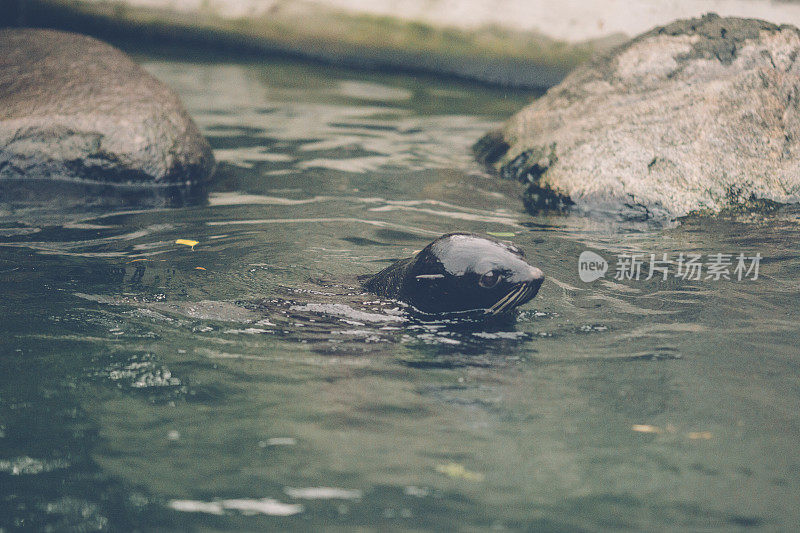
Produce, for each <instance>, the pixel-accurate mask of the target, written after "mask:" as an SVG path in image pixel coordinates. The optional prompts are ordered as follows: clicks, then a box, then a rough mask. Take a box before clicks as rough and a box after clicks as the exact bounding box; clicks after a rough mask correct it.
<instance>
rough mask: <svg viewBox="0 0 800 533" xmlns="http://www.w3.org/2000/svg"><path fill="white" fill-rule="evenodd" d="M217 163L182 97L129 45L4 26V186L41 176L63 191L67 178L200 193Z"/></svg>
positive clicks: (0, 84) (0, 99) (0, 128)
mask: <svg viewBox="0 0 800 533" xmlns="http://www.w3.org/2000/svg"><path fill="white" fill-rule="evenodd" d="M213 168H214V157H213V155H212V153H211V148H210V147H209V145H208V142H207V141H206V140H205V139H204V138H203V136H202V135H201V134H200V132H199V131H198V129H197V127H196V125H195V124H194V122H193V121H192V119H191V118H190V117H189V115H188V114H187V113H186V111H185V110H184V108H183V106H182V105H181V102H180V100H179V99H178V97H177V95H176V94H175V93H174V92H173V91H172V90H170V89H168V88H167V87H166V86H165V85H163V84H162V83H161V82H159V81H158V80H156V79H155V78H153V77H152V76H150V75H149V74H148V73H147V72H145V71H144V70H143V69H142V68H141V67H139V66H138V65H137V64H135V63H134V62H133V61H131V60H130V59H129V58H128V57H127V56H126V55H125V54H124V53H122V52H121V51H119V50H117V49H116V48H113V47H112V46H110V45H108V44H105V43H103V42H100V41H98V40H96V39H92V38H90V37H86V36H83V35H78V34H73V33H64V32H58V31H50V30H33V29H6V30H0V191H9V190H12V189H14V190H16V189H15V187H16V186H20V185H21V186H22V187H21V188H22V189H23V190H27V191H30V190H31V188H30V187H29V186H30V184H32V183H35V184H37V185H36V189H38V192H40V193H42V194H43V195H46V194H47V192H48V189H57V190H58V191H59V194H60V192H61V191H63V190H65V186H64V184H65V182H68V183H72V184H76V185H78V186H85V185H102V186H103V188H102V189H101V191H108V190H110V189H112V188H113V189H124V190H128V191H130V192H131V196H132V197H136V196H139V195H141V194H140V193H141V192H142V191H145V195H146V196H147V194H148V193H147V191H150V192H152V190H157V189H163V190H174V189H178V190H180V191H189V190H196V189H197V188H198V187H202V185H203V183H204V182H206V181H207V180H208V179H209V177H210V175H211V173H212V171H213ZM26 186H28V187H26ZM109 186H113V187H109ZM66 188H68V187H66ZM137 191H138V192H137ZM7 194H8V193H7ZM34 194H38V193H36V190H34ZM150 198H151V199H152V196H151V197H150ZM156 198H161V199H162V200H164V199H165V198H166V197H165V196H159V195H156ZM0 199H2V198H0ZM166 199H168V198H166Z"/></svg>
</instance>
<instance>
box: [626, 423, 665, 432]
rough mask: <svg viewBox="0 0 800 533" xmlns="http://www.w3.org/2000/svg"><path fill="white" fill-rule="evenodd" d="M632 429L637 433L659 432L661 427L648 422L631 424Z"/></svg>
mask: <svg viewBox="0 0 800 533" xmlns="http://www.w3.org/2000/svg"><path fill="white" fill-rule="evenodd" d="M631 429H632V430H633V431H636V432H638V433H661V428H660V427H658V426H651V425H650V424H634V425H632V426H631Z"/></svg>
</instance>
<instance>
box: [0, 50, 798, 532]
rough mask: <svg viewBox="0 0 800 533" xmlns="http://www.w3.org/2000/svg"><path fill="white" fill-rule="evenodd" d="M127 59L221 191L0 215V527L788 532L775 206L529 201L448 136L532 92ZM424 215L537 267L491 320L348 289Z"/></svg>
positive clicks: (784, 230)
mask: <svg viewBox="0 0 800 533" xmlns="http://www.w3.org/2000/svg"><path fill="white" fill-rule="evenodd" d="M139 59H140V60H141V61H142V62H143V64H144V65H145V67H146V68H147V69H148V70H149V71H150V72H152V73H153V74H154V75H156V76H157V77H158V78H160V79H161V80H163V81H165V82H166V83H167V84H169V85H170V86H172V87H173V88H175V89H176V90H177V91H178V93H179V94H180V95H181V97H182V98H183V100H184V102H185V103H186V105H187V108H188V109H189V111H190V113H191V114H192V116H193V117H194V118H195V119H196V120H197V122H198V124H199V125H200V127H201V128H202V130H203V132H204V133H205V134H206V135H207V136H208V138H209V140H210V142H211V144H212V146H213V147H214V149H215V154H216V157H217V159H218V161H219V163H220V164H219V170H218V182H217V185H216V186H215V190H214V191H213V192H212V194H211V197H210V199H209V203H208V205H204V206H196V207H185V208H181V209H164V210H127V211H121V210H116V211H111V212H109V211H100V210H89V209H87V210H84V211H83V212H77V211H74V210H70V211H69V212H64V211H54V210H52V209H43V208H40V207H33V206H20V205H13V206H11V205H4V206H3V207H0V313H1V314H0V317H2V318H1V319H0V376H1V377H0V486H2V490H1V491H0V528H7V529H10V528H15V527H29V528H35V529H43V528H50V529H51V530H66V529H70V528H73V529H76V530H81V531H90V530H99V529H114V530H129V529H130V528H132V527H133V526H134V525H137V526H139V527H142V528H145V529H153V528H159V527H160V528H166V529H175V528H179V529H195V530H201V529H202V530H205V529H236V528H240V529H245V530H257V529H267V528H280V529H297V530H318V529H320V528H321V527H323V526H327V527H328V528H331V529H336V528H341V529H345V530H351V529H353V528H355V527H369V528H375V529H386V528H401V529H402V528H405V529H414V528H417V529H433V528H438V529H462V530H463V529H485V528H496V529H510V530H518V529H532V528H533V529H536V528H540V529H546V530H559V529H561V530H568V531H576V530H581V529H585V530H600V529H617V528H621V529H624V528H631V529H656V530H658V529H667V528H672V529H676V528H683V529H695V530H696V529H732V528H738V527H742V528H743V527H755V528H763V529H768V530H775V529H790V528H792V527H793V526H796V524H797V523H798V522H799V521H800V511H798V506H797V502H798V499H799V498H800V487H799V486H798V475H799V474H800V455H799V454H798V444H797V442H798V438H800V414H799V413H800V409H799V407H800V402H798V400H800V386H798V380H797V375H798V348H797V347H798V345H800V332H798V318H799V315H800V310H799V308H798V296H800V282H798V276H799V275H800V254H799V253H798V252H799V251H800V250H798V244H797V243H798V242H800V231H799V230H798V228H799V227H800V226H799V224H800V211H798V210H794V209H783V210H781V211H779V212H778V213H776V214H772V215H768V216H762V215H759V216H753V217H749V218H747V219H739V220H730V219H725V220H716V221H709V220H689V221H684V222H683V223H681V224H678V225H670V226H658V225H642V224H638V225H637V224H625V223H620V222H614V221H602V220H591V219H583V218H579V217H565V216H547V215H540V216H535V217H534V216H531V215H529V214H527V213H525V211H524V210H523V208H522V203H521V201H520V198H519V196H520V193H521V190H520V189H519V187H518V185H517V184H514V183H509V182H500V181H498V180H496V179H495V178H493V177H491V176H488V175H486V174H485V173H484V172H483V170H482V169H481V168H479V167H478V166H477V165H476V164H475V163H474V162H473V160H472V157H471V155H470V152H469V146H470V145H471V144H472V143H473V142H474V141H475V140H476V139H477V138H479V137H480V136H481V135H482V134H483V133H485V132H486V131H487V130H489V129H490V128H492V127H494V126H496V125H498V124H499V123H500V122H502V120H504V119H505V118H506V117H508V116H509V115H510V114H511V113H513V112H514V111H516V110H517V109H518V108H520V107H521V106H522V105H524V104H525V103H526V102H527V101H529V100H530V99H531V98H533V97H534V96H535V95H532V94H520V93H507V92H503V91H499V90H489V89H481V88H476V87H473V86H469V85H465V84H458V83H455V82H442V81H435V80H431V79H417V78H413V77H409V76H399V75H397V76H395V75H386V74H383V75H368V74H356V73H352V72H347V71H337V70H334V69H327V68H321V67H317V66H303V65H299V66H298V65H291V64H286V63H283V62H281V61H277V60H274V61H269V62H264V61H260V62H249V63H242V62H235V61H230V60H208V61H204V62H185V61H181V60H177V59H174V58H166V57H163V56H157V55H153V56H141V57H140V58H139ZM450 231H475V232H484V233H485V232H491V233H494V234H496V235H500V236H501V237H502V238H510V239H512V240H513V241H514V242H515V243H516V244H517V245H518V246H520V247H521V248H523V249H524V250H526V251H527V253H528V258H529V260H530V262H531V263H532V264H534V265H536V266H538V267H539V268H541V269H542V270H543V271H544V272H545V273H546V275H547V276H548V279H547V281H546V282H545V284H544V285H543V287H542V289H541V291H540V292H539V295H538V296H537V297H536V299H534V300H533V301H532V302H530V303H529V304H527V305H525V306H524V307H523V308H522V310H521V312H520V314H519V315H518V317H516V318H515V319H514V320H513V321H509V322H502V323H494V324H483V325H481V324H479V325H463V324H462V325H459V324H427V323H420V322H418V321H413V320H409V319H408V318H407V316H406V315H405V314H404V310H403V308H402V306H400V305H398V304H397V303H396V302H386V301H380V300H378V299H377V298H375V297H374V296H370V295H366V294H363V293H362V291H360V289H359V287H358V283H357V276H359V275H363V274H368V273H373V272H377V271H378V270H380V269H382V268H383V267H384V266H386V265H387V264H388V263H389V262H390V261H392V260H395V259H398V258H402V257H407V256H409V255H411V254H412V253H414V251H415V250H419V249H421V248H422V247H423V246H425V244H427V243H428V242H430V241H431V240H432V239H433V238H435V237H436V236H438V235H440V234H442V233H446V232H450ZM178 239H188V240H192V241H197V244H196V245H194V246H189V245H182V244H176V242H175V241H176V240H178ZM584 250H593V251H595V252H597V253H599V254H601V255H602V256H604V257H605V258H606V259H608V260H610V261H613V258H614V257H616V256H617V255H618V254H623V253H632V252H642V253H645V254H650V253H657V254H659V255H660V254H662V253H668V254H670V255H671V256H673V257H674V256H677V254H679V253H681V252H683V253H700V254H704V255H707V254H715V253H731V254H738V253H741V252H743V253H747V254H748V255H750V254H754V253H760V254H761V255H762V256H763V258H764V259H763V260H762V263H761V265H760V272H759V277H758V279H756V280H752V279H745V280H742V281H737V280H735V279H734V280H719V281H714V280H706V279H702V280H699V281H696V280H681V279H675V278H674V277H670V279H668V280H667V281H663V280H661V281H660V280H659V279H658V277H654V278H653V279H650V280H644V279H640V280H638V281H637V280H614V279H613V276H614V265H613V264H612V265H611V267H610V268H611V270H610V272H609V273H608V274H607V276H606V277H605V278H604V279H601V280H598V281H595V282H593V283H591V284H589V283H584V282H582V281H581V280H580V279H579V277H578V269H577V263H578V256H579V254H580V253H581V252H582V251H584ZM642 277H643V278H644V277H645V276H642Z"/></svg>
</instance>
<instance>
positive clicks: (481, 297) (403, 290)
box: [364, 233, 544, 315]
mask: <svg viewBox="0 0 800 533" xmlns="http://www.w3.org/2000/svg"><path fill="white" fill-rule="evenodd" d="M543 281H544V274H543V273H542V271H541V270H539V269H538V268H536V267H534V266H531V265H530V264H528V262H527V261H526V260H525V254H524V253H523V252H522V250H520V249H519V248H517V247H516V246H513V245H511V244H507V243H504V242H500V241H497V240H495V239H490V238H486V237H481V236H480V235H475V234H473V233H450V234H448V235H444V236H442V237H439V238H438V239H436V240H435V241H433V242H432V243H431V244H429V245H428V246H426V247H425V248H424V249H423V250H422V251H420V252H419V253H418V254H417V255H415V256H414V257H410V258H408V259H403V260H401V261H398V262H397V263H394V264H393V265H391V266H389V267H388V268H385V269H384V270H382V271H380V272H379V273H377V274H375V275H374V276H372V277H371V278H369V279H368V280H367V281H366V282H364V287H365V288H366V289H367V290H369V291H371V292H374V293H375V294H377V295H379V296H382V297H386V298H395V299H397V300H401V301H404V302H406V303H408V304H410V305H412V306H413V307H414V308H416V309H417V310H418V311H421V312H423V313H431V314H444V313H465V312H482V313H483V314H488V315H499V314H502V313H506V312H508V311H511V310H512V309H514V308H515V307H517V306H519V305H522V304H524V303H525V302H527V301H529V300H530V299H531V298H533V297H534V296H536V293H537V292H538V291H539V287H540V286H541V285H542V282H543Z"/></svg>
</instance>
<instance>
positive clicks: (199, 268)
mask: <svg viewBox="0 0 800 533" xmlns="http://www.w3.org/2000/svg"><path fill="white" fill-rule="evenodd" d="M194 269H195V270H205V268H203V267H194Z"/></svg>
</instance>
